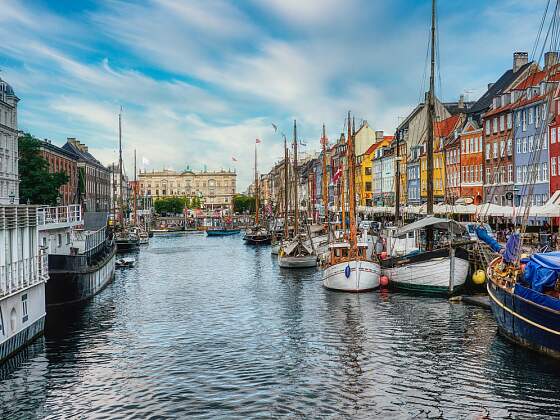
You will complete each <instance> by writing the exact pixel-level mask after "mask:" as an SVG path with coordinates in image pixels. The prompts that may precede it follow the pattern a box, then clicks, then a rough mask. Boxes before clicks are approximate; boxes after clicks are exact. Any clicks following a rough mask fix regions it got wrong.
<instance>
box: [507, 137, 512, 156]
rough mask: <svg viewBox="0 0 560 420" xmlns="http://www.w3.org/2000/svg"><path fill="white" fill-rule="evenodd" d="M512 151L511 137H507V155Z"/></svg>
mask: <svg viewBox="0 0 560 420" xmlns="http://www.w3.org/2000/svg"><path fill="white" fill-rule="evenodd" d="M512 153H513V147H512V145H511V139H508V141H507V155H508V156H511V155H512Z"/></svg>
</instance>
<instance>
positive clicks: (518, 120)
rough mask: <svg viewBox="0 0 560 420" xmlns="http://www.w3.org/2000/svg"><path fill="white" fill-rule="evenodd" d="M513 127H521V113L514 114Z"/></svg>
mask: <svg viewBox="0 0 560 420" xmlns="http://www.w3.org/2000/svg"><path fill="white" fill-rule="evenodd" d="M515 125H516V126H517V127H521V113H519V112H517V113H516V114H515Z"/></svg>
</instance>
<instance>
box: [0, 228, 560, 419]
mask: <svg viewBox="0 0 560 420" xmlns="http://www.w3.org/2000/svg"><path fill="white" fill-rule="evenodd" d="M138 258H139V261H138V264H137V266H136V267H135V268H133V269H128V270H121V271H119V272H118V273H117V276H116V278H115V281H114V282H113V283H111V284H110V285H109V286H108V287H107V288H106V289H105V290H104V291H103V292H101V293H100V294H99V295H97V296H96V297H95V298H94V299H92V300H91V301H90V302H89V303H87V304H86V305H85V306H83V307H81V308H77V309H74V310H67V311H65V312H64V313H62V314H59V315H57V316H53V315H52V314H50V315H49V317H48V325H47V331H46V335H45V337H43V338H41V339H40V340H38V341H37V342H36V343H34V344H33V345H32V346H30V347H29V348H28V349H27V350H25V351H24V352H22V353H20V354H19V355H18V356H17V357H15V358H14V359H12V360H11V361H10V362H9V363H7V364H5V365H4V366H2V368H1V371H0V414H1V415H0V417H2V418H7V419H19V418H22V419H30V418H45V417H47V418H49V417H50V418H69V417H74V416H75V417H77V418H96V419H99V418H114V417H119V418H149V417H151V416H154V417H160V416H161V417H178V418H185V417H200V418H234V417H237V418H248V417H268V418H270V417H280V416H292V417H303V416H305V417H333V418H344V417H353V418H410V417H418V418H484V416H488V417H491V418H503V417H510V418H520V417H521V418H523V417H529V416H531V417H537V418H557V417H558V416H559V415H560V400H559V399H560V368H559V367H558V366H559V365H558V363H557V361H554V360H550V359H547V358H543V357H541V356H538V355H535V354H533V353H531V352H528V351H526V350H524V349H520V348H517V347H515V346H512V345H510V344H509V343H508V342H506V341H504V340H503V339H501V338H500V337H498V336H497V335H496V324H495V322H494V320H493V319H492V316H491V314H490V312H488V311H487V310H485V309H482V308H479V307H474V306H467V305H464V304H460V303H459V304H451V303H449V302H448V301H447V300H445V299H439V298H419V297H414V296H410V295H404V294H396V293H390V292H374V293H368V294H362V295H353V294H343V293H335V292H330V291H327V290H325V289H323V287H322V285H321V276H320V272H319V271H317V270H314V269H311V270H306V271H285V270H281V269H279V268H278V267H277V265H276V262H275V261H274V258H273V257H272V256H271V255H270V249H269V248H267V247H262V248H259V247H251V246H247V245H245V244H244V243H243V241H242V240H241V237H239V236H237V237H226V238H207V237H205V236H201V235H192V236H183V237H173V238H158V237H156V238H153V239H152V243H151V244H150V245H149V247H147V248H144V249H143V250H142V251H141V252H140V254H139V255H138Z"/></svg>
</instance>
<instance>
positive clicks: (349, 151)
mask: <svg viewBox="0 0 560 420" xmlns="http://www.w3.org/2000/svg"><path fill="white" fill-rule="evenodd" d="M353 125H354V124H352V127H351V126H350V111H348V142H347V146H346V158H347V160H348V203H349V209H348V213H349V221H350V249H351V250H352V251H353V252H355V251H356V249H357V248H356V191H355V183H356V166H355V165H356V162H355V159H354V139H353V136H354V127H353Z"/></svg>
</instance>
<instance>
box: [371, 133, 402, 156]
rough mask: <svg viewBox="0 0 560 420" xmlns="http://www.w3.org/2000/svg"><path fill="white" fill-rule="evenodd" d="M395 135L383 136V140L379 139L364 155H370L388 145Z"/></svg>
mask: <svg viewBox="0 0 560 420" xmlns="http://www.w3.org/2000/svg"><path fill="white" fill-rule="evenodd" d="M394 137H395V136H383V140H380V141H378V142H377V143H373V144H372V145H371V146H369V147H368V149H367V150H366V151H365V153H364V155H369V154H372V153H373V152H375V151H376V150H377V149H378V148H379V147H384V146H388V145H389V143H391V141H393V138H394Z"/></svg>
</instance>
